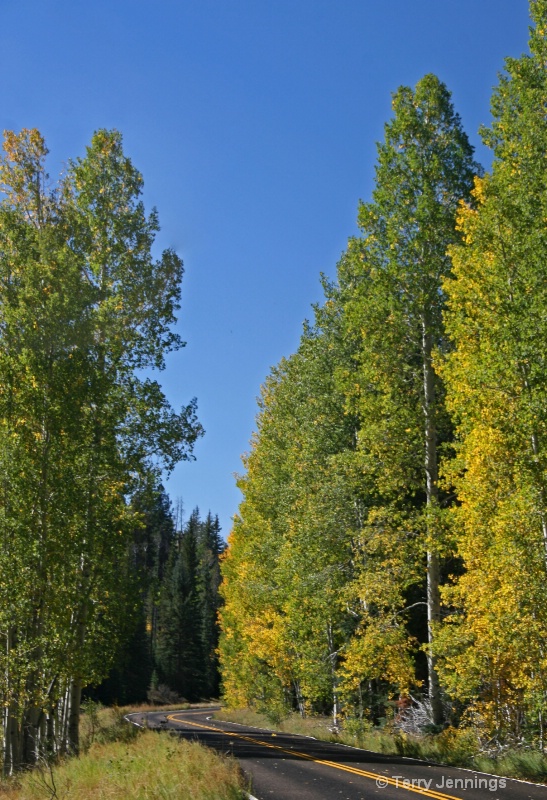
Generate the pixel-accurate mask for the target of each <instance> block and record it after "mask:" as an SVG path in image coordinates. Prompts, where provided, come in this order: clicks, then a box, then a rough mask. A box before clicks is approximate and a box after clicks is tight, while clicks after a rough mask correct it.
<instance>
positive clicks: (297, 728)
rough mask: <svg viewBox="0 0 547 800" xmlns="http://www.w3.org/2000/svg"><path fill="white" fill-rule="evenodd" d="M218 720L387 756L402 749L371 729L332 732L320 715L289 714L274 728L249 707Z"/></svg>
mask: <svg viewBox="0 0 547 800" xmlns="http://www.w3.org/2000/svg"><path fill="white" fill-rule="evenodd" d="M213 716H214V717H215V718H216V719H221V720H225V721H226V722H237V723H239V724H240V725H252V726H253V727H256V728H266V729H269V730H271V729H272V728H273V729H275V730H276V731H281V732H283V733H297V734H300V735H302V736H313V737H314V738H315V739H322V740H323V741H327V742H341V743H342V744H349V745H352V746H353V747H362V748H363V749H365V750H372V751H373V752H375V753H384V754H386V755H396V754H397V752H398V750H397V746H396V744H395V741H394V738H393V736H390V735H389V734H387V733H385V732H384V731H381V730H378V729H374V728H370V729H365V730H362V731H359V733H353V732H350V731H348V730H341V731H338V732H334V731H333V730H332V718H331V717H322V716H319V715H314V716H309V717H301V716H300V714H294V713H292V714H289V715H288V716H286V717H285V718H284V719H282V720H281V721H280V722H279V724H276V725H273V724H272V722H271V720H269V719H268V717H267V716H266V715H264V714H260V713H258V712H256V711H253V710H252V709H249V708H235V709H233V708H230V709H227V708H224V709H222V710H221V711H217V712H215V713H214V715H213Z"/></svg>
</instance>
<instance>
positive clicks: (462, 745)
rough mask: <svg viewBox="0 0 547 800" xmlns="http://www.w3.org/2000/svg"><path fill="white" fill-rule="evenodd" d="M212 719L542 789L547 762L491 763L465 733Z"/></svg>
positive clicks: (511, 756) (233, 712)
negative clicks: (417, 733)
mask: <svg viewBox="0 0 547 800" xmlns="http://www.w3.org/2000/svg"><path fill="white" fill-rule="evenodd" d="M214 717H215V718H216V719H219V720H225V721H226V722H238V723H239V724H241V725H252V726H254V727H257V728H267V729H269V730H272V729H273V730H276V731H281V732H283V733H298V734H302V735H304V736H314V737H315V738H316V739H322V740H324V741H328V742H340V743H342V744H349V745H351V746H352V747H360V748H363V749H364V750H371V751H372V752H374V753H383V754H384V755H399V756H406V757H408V758H417V759H420V760H423V761H429V762H431V763H435V764H445V765H448V766H452V767H465V768H467V769H473V770H477V771H479V772H487V773H491V774H493V775H500V776H503V777H507V778H520V779H521V780H527V781H534V782H536V783H547V757H546V756H545V755H544V754H543V753H541V752H539V751H537V750H531V749H524V748H522V749H518V750H516V749H515V750H509V751H506V752H504V753H502V754H500V755H499V756H497V757H495V758H492V757H489V756H487V755H484V754H482V753H481V752H480V750H479V746H478V742H477V738H476V736H475V735H474V734H473V732H472V731H470V730H456V729H454V728H447V729H446V730H445V731H443V732H442V733H439V734H436V735H431V736H425V735H424V736H410V735H407V734H400V733H396V732H390V731H388V730H384V729H379V728H364V729H363V728H361V729H359V728H358V726H353V725H351V724H350V725H349V726H348V728H347V729H346V730H340V731H339V732H334V731H333V730H332V720H331V719H330V717H320V716H311V717H304V718H302V717H300V715H299V714H289V715H288V716H287V717H285V718H284V719H282V720H281V721H280V722H279V723H278V724H272V721H271V719H269V718H268V717H267V716H266V715H264V714H260V713H258V712H256V711H253V710H251V709H226V708H225V709H222V711H217V712H216V713H215V714H214Z"/></svg>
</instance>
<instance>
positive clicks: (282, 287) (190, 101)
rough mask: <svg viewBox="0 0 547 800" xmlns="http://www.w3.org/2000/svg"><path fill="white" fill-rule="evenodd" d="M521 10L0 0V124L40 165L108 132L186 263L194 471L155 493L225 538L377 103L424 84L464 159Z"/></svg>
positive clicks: (179, 398)
mask: <svg viewBox="0 0 547 800" xmlns="http://www.w3.org/2000/svg"><path fill="white" fill-rule="evenodd" d="M528 25H529V18H528V4H527V2H525V0H460V2H458V3H454V2H450V1H449V0H383V2H381V0H292V2H289V0H155V2H151V1H149V0H93V2H89V3H83V2H80V0H0V53H1V56H2V61H3V70H2V79H1V80H0V128H1V129H6V128H8V129H14V130H20V129H21V128H23V127H37V128H39V129H40V131H41V132H42V133H43V134H44V136H45V137H46V141H47V143H48V146H49V148H50V151H51V154H50V162H49V171H50V173H51V175H52V177H53V176H55V175H56V174H57V173H58V172H59V171H60V170H61V169H62V168H63V162H64V161H65V160H66V159H68V158H71V157H76V156H78V155H81V154H83V151H84V148H85V145H86V144H87V143H88V142H89V140H90V138H91V135H92V133H93V131H94V130H96V129H98V128H103V127H106V128H117V129H118V130H120V131H121V132H122V133H123V136H124V144H125V150H126V152H127V154H128V155H129V156H130V157H131V158H132V160H133V162H134V164H135V165H136V166H137V167H138V168H139V169H140V170H141V172H142V173H143V175H144V180H145V192H144V200H145V203H146V204H147V206H148V207H151V206H152V205H155V206H156V207H157V208H158V211H159V216H160V223H161V226H162V231H161V234H160V235H159V237H158V246H159V247H160V248H163V247H174V248H175V249H176V250H177V252H178V253H179V255H181V256H182V258H183V259H184V263H185V268H186V275H185V279H184V284H183V305H182V308H181V313H180V321H179V330H180V332H181V334H182V336H183V338H184V339H185V340H186V341H187V343H188V344H187V347H186V348H185V349H184V350H182V351H180V352H179V353H177V354H173V355H172V356H170V357H169V360H168V367H167V370H166V371H165V372H164V373H163V374H162V375H161V376H160V380H161V382H162V384H163V386H164V388H165V390H166V392H167V394H168V396H169V398H170V400H171V402H172V403H173V405H175V406H180V405H182V404H186V402H187V401H188V400H189V399H190V398H191V397H193V396H197V398H198V407H199V416H200V419H201V421H202V423H203V425H204V427H205V428H206V430H207V434H206V436H205V437H204V439H202V440H201V442H200V443H199V444H198V446H197V448H196V456H197V461H196V462H193V463H184V464H181V465H180V466H179V467H177V469H176V470H175V472H174V473H173V475H172V476H171V478H170V479H169V481H168V483H167V488H168V491H169V493H170V495H171V498H172V499H173V501H174V500H176V499H177V498H178V497H182V499H183V502H184V505H185V509H186V513H187V514H188V513H190V511H191V510H192V508H193V507H194V506H196V505H198V506H199V507H200V509H201V511H202V512H204V513H205V512H206V511H207V510H208V509H211V510H212V511H213V513H218V514H219V517H220V520H221V524H222V527H223V532H224V534H225V535H227V533H228V531H229V527H230V519H231V517H232V515H233V514H234V513H235V512H236V510H237V506H238V503H239V499H240V496H239V492H238V490H237V489H236V487H235V481H234V477H233V475H234V473H235V472H238V471H241V468H242V467H241V461H240V456H241V454H242V453H243V452H245V451H246V450H247V449H248V446H249V439H250V436H251V433H252V430H253V427H254V418H255V414H256V397H257V395H258V393H259V390H260V385H261V383H262V381H263V380H264V378H265V377H266V375H267V374H268V372H269V369H270V367H271V366H273V365H274V364H276V363H277V362H278V361H279V359H280V358H281V357H282V356H283V355H289V354H290V353H291V352H293V351H294V350H295V348H296V347H297V345H298V340H299V337H300V333H301V326H302V321H303V320H304V318H305V317H309V316H310V314H311V312H310V305H311V303H312V302H316V301H318V300H320V299H321V290H320V285H319V273H320V272H325V273H327V274H328V275H330V276H334V274H335V269H336V262H337V260H338V258H339V257H340V254H341V252H342V251H343V250H344V248H345V246H346V242H347V238H348V236H350V235H353V234H354V233H355V217H356V210H357V203H358V200H359V199H360V198H362V199H368V198H369V196H370V193H371V190H372V181H373V177H374V163H375V158H376V148H375V143H376V141H378V140H380V139H381V138H382V135H383V125H384V122H385V121H386V120H387V119H388V118H389V115H390V96H391V93H392V92H393V91H394V90H395V89H396V88H397V87H398V86H400V85H401V84H406V85H414V84H415V83H416V82H417V81H418V80H419V79H420V78H421V77H422V76H423V75H424V74H426V73H428V72H434V73H436V74H437V75H438V76H439V77H440V78H441V80H443V81H444V82H445V83H446V84H447V85H448V88H449V89H450V90H451V91H452V94H453V100H454V104H455V107H456V110H457V111H458V112H459V113H460V115H461V117H462V120H463V123H464V126H465V128H466V130H467V132H468V134H469V136H470V138H471V141H472V142H473V144H474V145H475V146H476V147H477V157H478V159H479V160H481V161H482V162H483V163H484V164H486V165H488V163H489V154H488V153H487V152H486V151H485V150H484V148H483V147H482V146H481V145H480V140H479V137H478V134H477V129H478V127H479V125H480V124H483V123H488V120H489V101H490V95H491V90H492V87H493V86H494V85H495V83H496V81H497V73H498V72H499V71H500V70H501V69H502V68H503V60H504V58H505V57H506V56H518V55H520V53H521V52H524V51H525V50H526V49H527V38H528Z"/></svg>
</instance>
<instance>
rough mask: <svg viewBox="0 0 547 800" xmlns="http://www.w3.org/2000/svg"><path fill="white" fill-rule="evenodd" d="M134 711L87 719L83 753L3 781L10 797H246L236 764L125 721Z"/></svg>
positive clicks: (1, 789)
mask: <svg viewBox="0 0 547 800" xmlns="http://www.w3.org/2000/svg"><path fill="white" fill-rule="evenodd" d="M132 710H133V709H123V712H122V711H120V710H118V709H95V711H97V713H96V715H95V719H94V720H92V719H90V716H91V715H90V714H89V713H88V714H86V715H84V718H83V720H82V744H83V750H84V752H83V754H82V755H81V756H80V757H79V758H69V759H66V760H64V761H62V762H60V763H57V764H51V765H48V764H42V765H39V766H38V767H37V768H36V769H34V770H32V771H30V772H28V773H26V774H24V775H21V776H17V779H16V780H13V781H10V782H8V783H4V784H0V797H2V798H4V797H5V798H6V800H8V799H9V800H53V798H55V800H107V799H108V800H156V798H158V799H159V800H242V799H243V798H244V797H246V794H245V792H244V786H243V780H242V776H241V772H240V769H239V767H238V764H237V762H236V761H235V760H234V759H232V758H228V757H224V756H220V755H219V754H217V753H215V752H214V751H212V750H210V749H208V748H206V747H204V746H202V745H200V744H198V743H197V742H187V741H184V740H182V739H179V738H177V737H175V736H169V735H168V734H167V733H157V732H155V731H149V730H142V729H139V728H137V727H135V726H134V725H129V724H128V723H127V722H123V714H124V713H129V712H130V711H132Z"/></svg>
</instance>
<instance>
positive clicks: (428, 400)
mask: <svg viewBox="0 0 547 800" xmlns="http://www.w3.org/2000/svg"><path fill="white" fill-rule="evenodd" d="M428 328H429V326H428V323H427V320H426V319H425V318H424V319H422V360H423V361H422V363H423V381H424V418H425V427H424V433H425V474H426V498H427V500H426V502H427V513H428V516H429V515H430V512H431V511H432V510H433V509H434V508H435V507H437V506H438V502H439V489H438V464H437V426H436V420H435V375H434V372H433V365H432V363H431V352H432V349H433V347H432V337H431V333H430V332H429V329H428ZM427 525H428V531H427V533H428V538H429V540H430V543H429V546H428V551H427V637H428V644H429V649H428V652H427V673H428V692H429V702H430V704H431V715H432V720H431V721H432V722H433V724H434V725H441V724H442V722H443V708H442V701H441V688H440V684H439V677H438V675H437V670H436V659H435V657H434V655H433V653H432V652H431V645H432V643H433V637H434V630H435V626H436V625H437V624H438V623H439V622H440V621H441V598H440V592H439V585H440V565H439V556H438V554H437V553H436V552H435V550H434V548H433V547H432V546H431V537H432V533H433V532H432V531H431V529H430V525H431V522H430V521H429V520H428V523H427Z"/></svg>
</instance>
